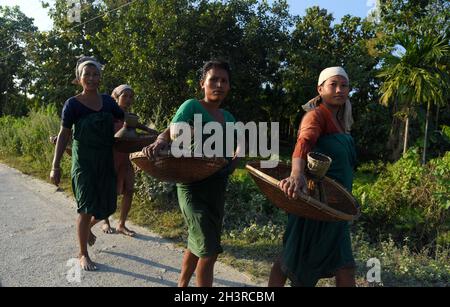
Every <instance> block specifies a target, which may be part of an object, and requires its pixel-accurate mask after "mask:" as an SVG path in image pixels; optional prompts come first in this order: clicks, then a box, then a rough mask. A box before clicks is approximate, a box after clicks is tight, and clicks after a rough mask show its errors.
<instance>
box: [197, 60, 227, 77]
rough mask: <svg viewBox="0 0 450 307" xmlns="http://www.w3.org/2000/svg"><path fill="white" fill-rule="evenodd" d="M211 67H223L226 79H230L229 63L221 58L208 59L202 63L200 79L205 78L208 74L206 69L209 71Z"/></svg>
mask: <svg viewBox="0 0 450 307" xmlns="http://www.w3.org/2000/svg"><path fill="white" fill-rule="evenodd" d="M213 68H219V69H223V70H225V71H226V72H227V73H228V79H229V80H231V69H230V64H228V62H225V61H222V60H210V61H208V62H206V63H205V65H203V68H202V80H205V79H206V75H207V74H208V71H210V70H211V69H213Z"/></svg>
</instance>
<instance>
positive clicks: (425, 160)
mask: <svg viewBox="0 0 450 307" xmlns="http://www.w3.org/2000/svg"><path fill="white" fill-rule="evenodd" d="M430 109H431V102H428V107H427V119H426V121H425V137H424V138H423V139H424V140H423V156H422V165H425V163H426V162H427V141H428V125H429V122H430Z"/></svg>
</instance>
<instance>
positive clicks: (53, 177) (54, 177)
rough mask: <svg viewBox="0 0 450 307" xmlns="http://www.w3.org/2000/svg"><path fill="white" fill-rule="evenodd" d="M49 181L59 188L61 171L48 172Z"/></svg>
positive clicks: (56, 169)
mask: <svg viewBox="0 0 450 307" xmlns="http://www.w3.org/2000/svg"><path fill="white" fill-rule="evenodd" d="M50 181H51V182H52V183H53V184H54V185H56V186H59V183H60V182H61V169H59V168H54V169H52V171H51V172H50Z"/></svg>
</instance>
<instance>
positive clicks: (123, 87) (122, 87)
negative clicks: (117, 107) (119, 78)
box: [111, 84, 134, 100]
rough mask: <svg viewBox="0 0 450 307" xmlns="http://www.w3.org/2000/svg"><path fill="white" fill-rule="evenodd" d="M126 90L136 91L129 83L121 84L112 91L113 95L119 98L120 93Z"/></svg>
mask: <svg viewBox="0 0 450 307" xmlns="http://www.w3.org/2000/svg"><path fill="white" fill-rule="evenodd" d="M125 90H130V91H132V92H134V91H133V89H132V88H131V86H129V85H128V84H121V85H119V86H118V87H116V88H115V89H114V90H113V91H112V93H111V96H112V97H113V98H114V99H116V100H117V99H119V97H120V95H122V94H123V92H124V91H125Z"/></svg>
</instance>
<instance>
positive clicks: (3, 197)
mask: <svg viewBox="0 0 450 307" xmlns="http://www.w3.org/2000/svg"><path fill="white" fill-rule="evenodd" d="M75 208H76V205H75V203H74V201H73V200H72V199H71V198H69V197H67V196H65V194H63V193H61V192H57V191H56V188H55V187H54V186H52V185H51V184H48V183H46V182H43V181H40V180H37V179H34V178H31V177H29V176H26V175H23V174H22V173H20V172H19V171H17V170H14V169H12V168H10V167H8V166H5V165H3V164H0V285H2V286H12V287H16V286H44V287H47V286H49V287H50V286H57V287H59V286H64V287H65V286H75V287H80V286H81V287H92V286H112V287H116V286H117V287H121V286H133V287H134V286H145V287H166V286H168V287H173V286H176V281H177V278H178V275H179V273H180V267H181V259H182V253H183V251H182V250H181V249H179V248H176V247H174V246H173V244H171V243H170V242H169V241H167V240H164V239H162V238H161V237H159V236H158V235H156V234H153V233H151V232H149V231H147V230H146V229H144V228H141V227H138V226H135V225H132V224H130V226H131V228H132V229H133V230H136V231H137V232H138V233H139V235H138V237H137V238H128V237H125V236H123V235H114V234H113V235H106V234H103V233H102V232H101V230H100V227H99V226H96V227H94V233H95V234H96V235H97V243H96V244H95V246H94V247H93V248H91V249H90V254H91V258H92V259H93V261H94V262H96V263H97V267H98V268H99V271H97V272H81V276H80V275H78V271H77V270H76V267H75V266H74V265H73V264H71V261H70V260H71V259H73V258H74V256H76V255H77V252H78V249H77V244H76V228H75V220H76V217H77V214H76V210H75ZM114 225H115V224H114V223H113V226H114ZM192 285H193V282H192ZM214 285H215V286H225V287H227V286H237V287H240V286H254V285H255V284H254V283H253V282H252V281H251V280H250V279H249V278H248V276H246V275H244V274H241V273H239V272H238V271H236V270H235V269H233V268H231V267H228V266H225V265H224V264H222V263H218V264H217V265H216V269H215V284H214Z"/></svg>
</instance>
